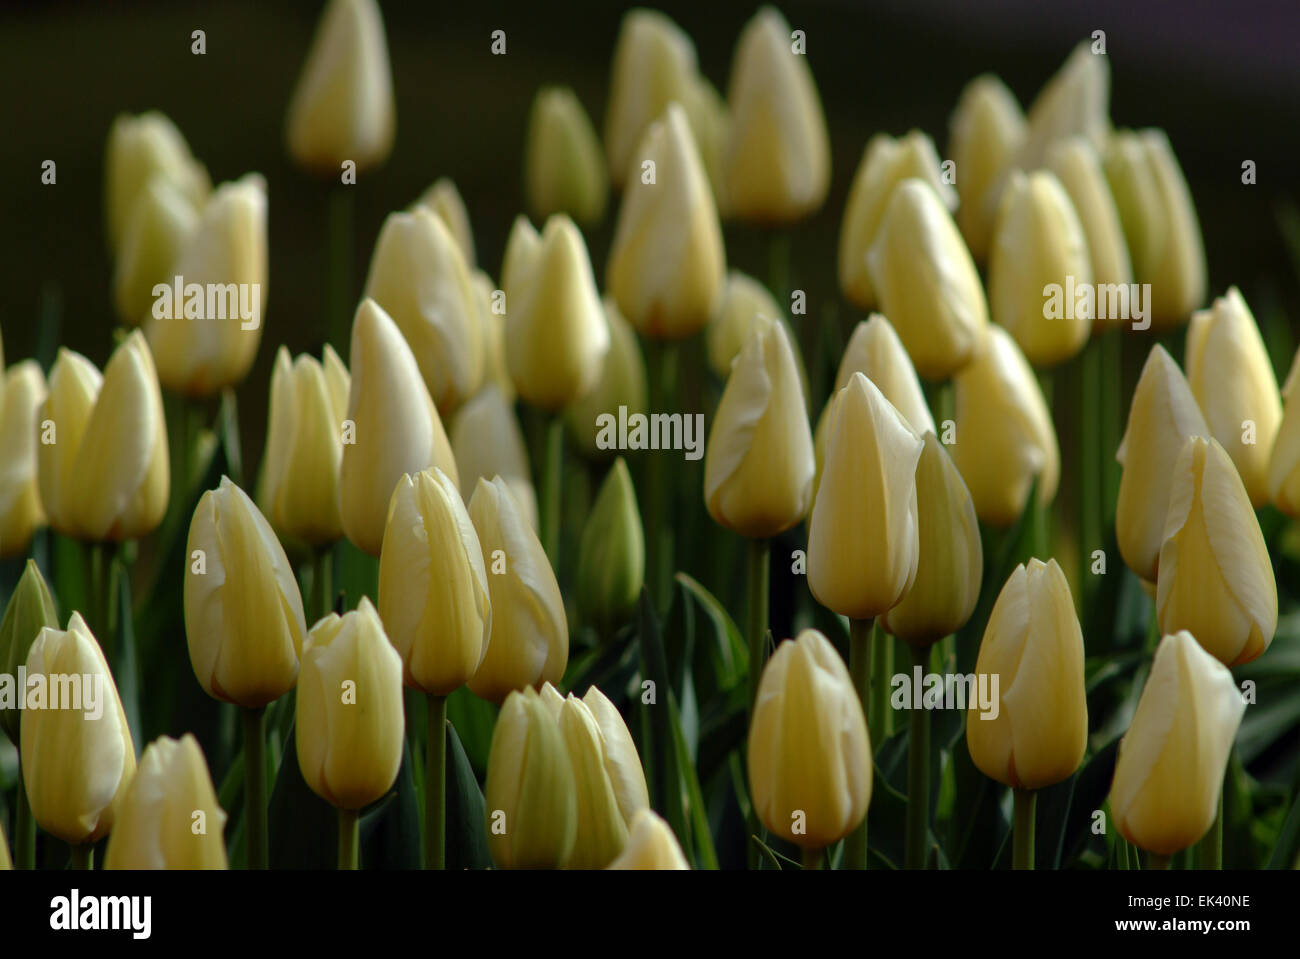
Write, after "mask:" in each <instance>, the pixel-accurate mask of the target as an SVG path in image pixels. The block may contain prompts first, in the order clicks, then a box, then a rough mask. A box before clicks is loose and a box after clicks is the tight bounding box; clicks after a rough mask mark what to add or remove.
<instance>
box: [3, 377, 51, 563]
mask: <svg viewBox="0 0 1300 959" xmlns="http://www.w3.org/2000/svg"><path fill="white" fill-rule="evenodd" d="M46 395H47V391H46V388H45V375H44V374H43V373H41V368H40V366H39V365H38V364H37V363H36V362H35V361H33V360H24V361H23V362H21V363H16V364H14V366H13V368H12V369H11V370H9V371H8V372H7V373H6V372H5V370H4V356H3V355H0V450H4V469H3V470H0V556H4V557H7V556H17V555H19V554H20V553H23V552H25V551H26V550H27V546H28V544H30V543H31V541H32V534H33V533H34V532H35V531H36V529H37V527H40V526H44V525H45V510H44V509H43V508H42V506H41V498H40V490H39V481H38V479H37V472H38V470H37V465H38V461H39V459H40V449H39V446H38V440H37V436H38V435H39V424H40V421H39V419H38V413H39V412H40V409H41V407H42V405H43V404H44V403H45V398H46Z"/></svg>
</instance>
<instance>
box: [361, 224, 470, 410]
mask: <svg viewBox="0 0 1300 959" xmlns="http://www.w3.org/2000/svg"><path fill="white" fill-rule="evenodd" d="M365 296H367V297H369V298H370V299H372V300H374V301H375V303H377V304H378V305H379V306H380V307H381V308H382V309H383V310H384V312H385V313H387V314H388V315H389V316H390V317H392V318H393V322H395V323H396V324H397V328H398V329H399V330H401V331H402V335H403V336H404V337H405V338H406V342H407V343H408V344H409V345H410V347H411V352H412V353H413V354H415V360H416V362H417V363H418V364H419V367H420V374H421V375H422V376H423V377H424V382H425V385H426V386H428V388H429V395H430V396H431V397H433V402H434V403H435V404H436V405H437V407H438V409H439V411H440V412H442V413H444V414H446V413H449V412H451V411H452V410H454V409H455V408H456V407H457V406H459V405H460V404H461V403H463V402H464V401H465V400H467V399H469V397H471V396H473V395H474V393H475V391H476V390H477V389H478V387H479V384H480V383H481V382H482V380H483V343H482V338H481V333H480V330H481V324H480V319H479V309H480V304H479V299H478V294H477V293H476V291H475V289H474V284H473V280H472V279H471V274H470V269H469V267H468V266H467V265H466V263H465V260H464V257H463V256H462V255H461V250H460V247H459V245H458V244H457V242H456V240H455V238H454V237H453V236H452V234H451V231H450V230H449V229H447V227H446V226H445V224H444V223H443V221H442V220H441V219H440V218H439V217H437V216H435V215H434V214H432V213H430V212H429V211H428V210H427V209H425V208H424V207H420V206H417V207H416V209H415V211H414V212H413V213H391V214H389V216H388V218H387V219H386V220H385V221H384V226H383V229H381V230H380V231H379V239H378V240H377V241H376V243H375V252H374V255H373V256H372V257H371V259H370V273H369V275H368V276H367V277H366V290H365Z"/></svg>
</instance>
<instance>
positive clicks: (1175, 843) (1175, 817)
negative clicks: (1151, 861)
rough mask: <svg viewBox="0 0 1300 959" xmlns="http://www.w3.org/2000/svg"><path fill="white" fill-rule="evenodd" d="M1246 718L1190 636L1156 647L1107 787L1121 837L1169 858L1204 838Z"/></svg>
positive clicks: (1217, 666)
mask: <svg viewBox="0 0 1300 959" xmlns="http://www.w3.org/2000/svg"><path fill="white" fill-rule="evenodd" d="M1245 712H1246V704H1245V703H1244V702H1243V701H1242V697H1241V691H1240V690H1239V689H1237V686H1236V683H1235V682H1234V680H1233V678H1232V673H1230V672H1229V671H1228V670H1227V668H1226V667H1225V666H1224V665H1223V664H1222V663H1220V662H1218V661H1217V660H1216V659H1215V658H1214V657H1213V656H1211V655H1210V654H1209V653H1207V652H1206V651H1205V650H1204V649H1203V648H1202V647H1201V646H1200V645H1199V644H1198V643H1197V642H1196V640H1195V639H1194V638H1193V637H1192V635H1191V634H1190V633H1188V632H1186V631H1184V632H1179V633H1174V634H1173V635H1169V636H1166V637H1165V638H1164V639H1162V640H1161V641H1160V645H1159V646H1158V647H1157V648H1156V656H1155V660H1154V661H1153V662H1152V664H1151V675H1150V676H1149V677H1148V678H1147V683H1146V686H1145V687H1144V688H1143V690H1142V696H1141V698H1140V699H1139V700H1138V704H1137V711H1136V712H1135V713H1134V714H1133V721H1132V723H1130V725H1129V728H1128V732H1127V733H1125V734H1124V738H1123V739H1122V740H1120V744H1119V755H1118V756H1117V757H1116V760H1115V778H1114V780H1113V781H1112V782H1111V787H1110V811H1111V815H1112V816H1114V817H1115V826H1116V828H1118V829H1119V831H1120V834H1121V835H1123V836H1124V838H1125V839H1127V840H1128V841H1129V842H1131V843H1133V844H1134V845H1135V846H1139V847H1140V848H1142V849H1146V850H1148V851H1149V852H1153V853H1156V854H1158V855H1163V856H1168V855H1171V854H1173V853H1175V852H1179V851H1180V850H1183V849H1186V848H1187V847H1188V846H1190V845H1192V844H1193V843H1195V842H1198V841H1199V840H1200V838H1201V837H1202V836H1204V835H1205V833H1206V832H1207V831H1208V830H1209V828H1210V824H1211V823H1212V822H1213V821H1214V817H1215V815H1216V813H1217V812H1218V805H1219V791H1220V789H1221V788H1222V786H1223V774H1224V770H1225V769H1226V768H1227V765H1228V754H1229V753H1230V752H1231V750H1232V742H1233V740H1234V739H1235V738H1236V735H1237V727H1238V726H1240V725H1241V717H1242V715H1243V714H1244V713H1245Z"/></svg>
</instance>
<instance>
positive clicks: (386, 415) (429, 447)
mask: <svg viewBox="0 0 1300 959" xmlns="http://www.w3.org/2000/svg"><path fill="white" fill-rule="evenodd" d="M350 361H351V364H352V384H351V388H350V390H349V391H348V410H347V419H346V420H344V421H343V428H344V434H343V463H342V466H341V469H340V473H339V490H340V497H339V508H340V512H341V514H342V517H343V531H344V532H345V533H346V534H347V536H348V539H350V540H352V542H353V543H355V544H356V545H357V546H359V547H360V548H361V549H363V550H365V551H366V552H367V553H369V554H370V555H371V556H378V555H379V549H380V546H381V545H382V544H383V540H384V523H385V521H386V520H387V518H388V504H389V501H390V500H391V499H392V497H393V488H394V487H395V486H396V485H397V482H398V480H400V479H401V478H402V475H403V474H404V473H418V472H419V471H420V470H422V469H425V468H426V467H429V466H436V467H438V468H439V469H440V470H442V471H443V472H444V473H446V474H447V475H448V476H449V477H451V479H452V482H454V483H456V484H457V485H459V483H460V479H459V474H457V472H456V461H455V459H454V458H453V456H452V452H451V444H450V443H449V442H448V441H447V434H446V433H445V432H444V431H443V428H442V420H441V419H440V418H439V417H438V410H437V409H436V408H435V407H434V405H433V400H432V399H430V398H429V391H428V389H427V388H426V387H425V385H424V380H423V378H422V377H421V376H420V368H419V366H418V365H417V364H416V361H415V356H414V354H412V353H411V348H410V347H409V346H408V345H407V343H406V340H405V339H403V338H402V334H401V331H400V330H398V328H397V324H396V323H394V322H393V320H392V319H391V318H390V317H389V315H388V314H387V313H385V312H384V311H383V309H382V308H381V307H380V306H379V305H378V304H377V303H375V301H374V300H370V299H366V300H362V302H361V306H360V307H358V308H357V315H356V318H355V319H354V320H353V322H352V351H351V355H350ZM349 427H351V428H350V429H349Z"/></svg>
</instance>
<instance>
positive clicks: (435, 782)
mask: <svg viewBox="0 0 1300 959" xmlns="http://www.w3.org/2000/svg"><path fill="white" fill-rule="evenodd" d="M428 698H429V726H428V732H429V740H428V742H427V743H425V753H424V868H425V869H445V868H446V865H447V849H446V846H447V819H446V803H447V697H446V696H434V695H433V694H432V693H430V694H429V697H428Z"/></svg>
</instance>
